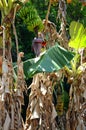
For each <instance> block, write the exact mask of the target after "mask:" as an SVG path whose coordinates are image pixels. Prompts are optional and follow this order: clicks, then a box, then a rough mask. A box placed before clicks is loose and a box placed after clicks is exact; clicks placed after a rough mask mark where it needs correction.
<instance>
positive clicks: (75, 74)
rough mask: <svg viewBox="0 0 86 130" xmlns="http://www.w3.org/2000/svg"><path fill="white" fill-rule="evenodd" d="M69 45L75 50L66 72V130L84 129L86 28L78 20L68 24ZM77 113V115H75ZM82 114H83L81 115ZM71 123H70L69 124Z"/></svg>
mask: <svg viewBox="0 0 86 130" xmlns="http://www.w3.org/2000/svg"><path fill="white" fill-rule="evenodd" d="M70 36H71V38H70V41H69V46H70V47H71V48H72V49H73V51H75V57H74V58H73V60H72V62H71V69H70V70H69V71H68V68H66V69H67V70H66V74H67V73H69V74H68V75H67V77H68V82H70V84H71V87H70V92H69V96H70V102H69V109H68V111H67V117H66V118H67V130H74V129H77V130H78V129H81V128H82V130H84V129H86V127H85V122H84V118H85V102H86V90H85V87H86V84H85V81H86V60H83V58H86V52H85V50H86V28H84V27H83V25H82V24H81V23H79V22H76V21H73V22H72V23H71V24H70ZM82 99H83V100H82ZM77 114H78V116H76V115H77ZM82 114H83V116H82ZM71 124H72V125H71Z"/></svg>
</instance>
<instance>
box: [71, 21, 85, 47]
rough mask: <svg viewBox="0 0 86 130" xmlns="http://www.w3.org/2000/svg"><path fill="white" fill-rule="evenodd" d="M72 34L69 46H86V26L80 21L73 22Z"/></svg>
mask: <svg viewBox="0 0 86 130" xmlns="http://www.w3.org/2000/svg"><path fill="white" fill-rule="evenodd" d="M69 31H70V36H71V39H70V41H69V46H70V47H72V48H75V49H80V48H84V47H86V28H84V27H83V25H82V24H81V23H79V22H75V21H73V22H71V24H70V28H69Z"/></svg>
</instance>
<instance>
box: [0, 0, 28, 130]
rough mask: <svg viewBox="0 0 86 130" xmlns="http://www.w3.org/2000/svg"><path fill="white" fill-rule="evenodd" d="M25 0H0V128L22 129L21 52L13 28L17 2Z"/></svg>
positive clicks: (22, 77) (17, 6)
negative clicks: (14, 60) (14, 49)
mask: <svg viewBox="0 0 86 130" xmlns="http://www.w3.org/2000/svg"><path fill="white" fill-rule="evenodd" d="M24 2H26V0H25V1H16V0H0V11H1V26H0V50H1V51H0V62H1V64H0V70H1V72H0V113H1V116H0V130H19V129H21V130H23V129H24V128H23V121H22V118H21V104H22V103H23V91H24V89H25V88H24V87H25V82H24V74H23V63H22V61H21V57H22V56H23V53H18V40H17V35H16V29H15V25H14V24H15V14H16V11H17V10H18V9H19V8H20V5H19V3H22V4H23V3H24ZM12 27H13V31H14V35H15V41H16V45H17V63H18V71H17V79H16V80H15V79H14V71H13V66H12V64H13V63H12V56H11V31H12ZM21 75H22V76H21Z"/></svg>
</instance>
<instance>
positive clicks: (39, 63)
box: [24, 44, 74, 77]
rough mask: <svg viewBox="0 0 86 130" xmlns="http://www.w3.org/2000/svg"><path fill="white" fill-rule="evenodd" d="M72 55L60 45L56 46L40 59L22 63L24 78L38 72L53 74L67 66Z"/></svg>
mask: <svg viewBox="0 0 86 130" xmlns="http://www.w3.org/2000/svg"><path fill="white" fill-rule="evenodd" d="M73 57H74V54H73V53H72V52H70V51H67V50H66V49H64V48H62V47H61V46H60V45H58V44H56V45H55V46H53V47H51V48H50V49H48V50H46V52H45V53H44V54H43V55H41V56H40V57H37V58H33V59H29V60H27V61H25V62H24V72H25V76H26V77H32V76H33V75H34V74H36V73H40V72H55V71H58V70H60V69H62V68H63V67H64V66H65V65H68V66H69V63H70V61H71V60H72V58H73Z"/></svg>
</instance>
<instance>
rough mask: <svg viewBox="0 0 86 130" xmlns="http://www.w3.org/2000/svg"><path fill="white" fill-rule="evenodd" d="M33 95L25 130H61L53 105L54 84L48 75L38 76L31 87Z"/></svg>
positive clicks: (30, 97)
mask: <svg viewBox="0 0 86 130" xmlns="http://www.w3.org/2000/svg"><path fill="white" fill-rule="evenodd" d="M30 88H31V93H30V96H29V105H28V108H27V114H26V115H27V116H26V123H25V130H59V129H58V127H57V124H56V121H55V118H56V116H57V113H56V111H55V107H54V105H53V103H52V82H51V81H50V80H49V77H48V76H47V75H46V74H36V75H35V76H34V77H33V82H32V84H31V85H30Z"/></svg>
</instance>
